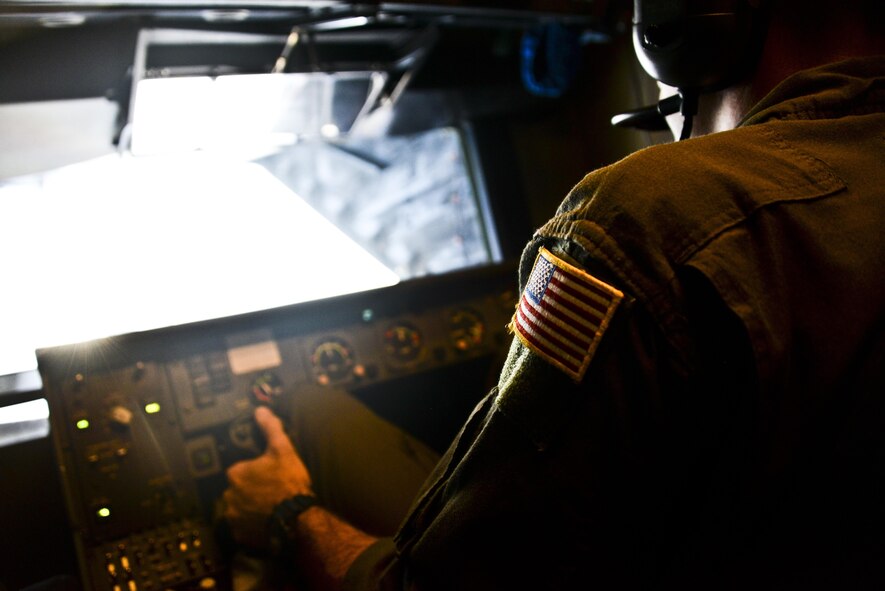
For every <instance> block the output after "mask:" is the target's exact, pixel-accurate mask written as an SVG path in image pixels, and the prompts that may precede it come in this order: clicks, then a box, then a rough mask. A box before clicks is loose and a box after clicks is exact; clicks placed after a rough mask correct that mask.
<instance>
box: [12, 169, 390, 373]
mask: <svg viewBox="0 0 885 591" xmlns="http://www.w3.org/2000/svg"><path fill="white" fill-rule="evenodd" d="M0 207H2V212H3V213H2V219H3V220H5V221H6V223H5V224H4V226H5V228H4V231H3V232H2V233H0V252H2V253H4V254H3V271H2V272H3V275H4V277H5V278H7V281H6V285H7V287H6V288H5V289H4V293H3V298H4V301H3V305H2V306H0V335H2V336H0V375H3V374H7V373H13V372H18V371H24V370H27V369H33V368H35V367H36V362H35V358H34V355H33V351H34V349H35V348H37V347H45V346H51V345H56V344H62V343H70V342H78V341H82V340H87V339H92V338H97V337H101V336H107V335H112V334H120V333H124V332H131V331H136V330H145V329H150V328H156V327H161V326H168V325H175V324H181V323H185V322H191V321H196V320H203V319H209V318H216V317H222V316H227V315H231V314H238V313H243V312H247V311H253V310H260V309H267V308H272V307H276V306H281V305H287V304H292V303H296V302H301V301H307V300H314V299H319V298H325V297H330V296H333V295H338V294H343V293H350V292H355V291H360V290H365V289H371V288H375V287H380V286H385V285H391V284H394V283H396V282H397V281H398V278H397V276H396V275H395V274H394V273H393V272H392V271H390V270H389V269H387V268H386V267H385V266H384V265H382V264H381V263H379V262H378V261H377V260H376V259H375V258H374V257H372V256H371V255H369V254H368V253H367V252H366V251H365V250H363V249H362V248H361V247H360V246H358V245H357V244H356V243H355V242H353V241H352V240H351V239H350V238H348V237H347V236H346V235H344V234H343V233H342V232H341V231H340V230H338V229H337V228H336V227H335V226H334V225H332V224H331V223H330V222H328V221H327V220H326V219H325V218H323V217H322V216H321V215H319V214H318V213H317V212H316V211H315V210H314V209H312V208H311V207H310V206H308V205H307V204H306V203H305V202H304V201H303V200H302V199H301V198H299V197H298V195H296V194H295V193H293V192H292V191H291V190H290V189H288V188H287V187H286V186H285V185H283V184H282V183H281V182H279V181H278V180H277V179H275V178H274V177H273V176H272V175H271V174H270V173H269V172H267V171H266V169H264V168H262V167H260V166H258V165H256V164H250V163H246V162H241V161H229V160H226V159H224V158H223V157H219V156H213V155H209V154H201V153H194V154H190V155H188V156H187V157H182V156H178V157H177V158H175V159H174V160H173V159H170V158H168V157H142V158H135V157H129V156H116V155H113V156H108V157H104V158H100V159H97V160H93V161H90V162H86V163H82V164H78V165H75V166H69V167H66V168H63V169H60V170H57V171H54V172H52V173H48V174H45V175H42V176H40V177H34V178H26V179H22V180H20V181H17V182H14V183H8V184H7V185H6V186H4V187H2V190H0Z"/></svg>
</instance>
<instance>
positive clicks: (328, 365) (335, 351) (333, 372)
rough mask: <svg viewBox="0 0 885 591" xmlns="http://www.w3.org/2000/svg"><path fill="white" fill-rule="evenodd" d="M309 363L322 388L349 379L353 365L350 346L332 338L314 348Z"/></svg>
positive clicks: (342, 340) (341, 340)
mask: <svg viewBox="0 0 885 591" xmlns="http://www.w3.org/2000/svg"><path fill="white" fill-rule="evenodd" d="M310 362H311V364H312V365H313V369H314V371H315V372H316V375H317V382H319V383H320V384H322V385H324V386H325V385H328V384H331V383H333V382H340V381H341V380H344V379H346V378H348V377H350V376H351V375H352V372H353V369H354V365H355V362H354V355H353V350H352V349H351V348H350V345H348V344H347V342H345V341H344V339H339V338H334V337H333V338H329V339H326V340H324V341H322V342H321V343H320V344H319V345H317V346H316V347H314V350H313V353H312V354H311V355H310Z"/></svg>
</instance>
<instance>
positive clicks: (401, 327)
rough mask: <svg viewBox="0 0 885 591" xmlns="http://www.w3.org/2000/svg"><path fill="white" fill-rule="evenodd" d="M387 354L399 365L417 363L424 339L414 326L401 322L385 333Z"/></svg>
mask: <svg viewBox="0 0 885 591" xmlns="http://www.w3.org/2000/svg"><path fill="white" fill-rule="evenodd" d="M384 346H385V349H386V350H387V354H388V355H389V356H390V357H391V358H393V359H394V360H395V361H398V362H399V363H411V362H413V361H416V360H417V359H418V358H419V357H420V355H421V351H422V349H423V347H424V339H423V338H422V337H421V331H419V330H418V329H417V328H416V327H415V325H414V324H411V323H409V322H400V323H399V324H394V325H393V326H391V327H390V328H388V329H387V330H385V331H384Z"/></svg>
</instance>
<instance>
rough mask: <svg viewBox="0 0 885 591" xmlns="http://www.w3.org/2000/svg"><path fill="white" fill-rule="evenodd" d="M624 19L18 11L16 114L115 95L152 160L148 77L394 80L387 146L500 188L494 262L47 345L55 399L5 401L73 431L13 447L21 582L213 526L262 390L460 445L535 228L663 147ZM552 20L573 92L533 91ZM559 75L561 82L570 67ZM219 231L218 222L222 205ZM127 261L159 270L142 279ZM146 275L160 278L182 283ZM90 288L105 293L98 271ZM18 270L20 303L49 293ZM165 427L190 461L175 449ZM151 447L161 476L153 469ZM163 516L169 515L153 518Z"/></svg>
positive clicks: (492, 13) (418, 5) (286, 9)
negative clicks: (438, 140) (28, 295)
mask: <svg viewBox="0 0 885 591" xmlns="http://www.w3.org/2000/svg"><path fill="white" fill-rule="evenodd" d="M624 23H625V21H624V14H623V3H621V2H616V1H612V2H608V1H578V0H572V1H569V0H562V1H558V2H554V1H549V0H548V1H542V0H535V1H523V2H503V1H500V2H495V1H485V2H466V1H465V2H455V1H452V2H445V1H437V2H411V3H408V4H399V3H371V2H365V3H359V4H356V3H348V2H332V1H327V2H323V1H317V2H309V1H302V2H298V1H263V2H225V1H215V2H209V1H206V2H201V1H192V2H178V1H172V0H166V1H159V0H158V1H155V2H151V1H145V2H124V1H118V2H98V1H96V2H89V1H82V2H65V1H59V2H53V1H43V2H5V3H3V4H2V5H0V80H2V84H0V106H3V105H11V104H23V103H39V102H48V101H70V100H73V99H92V98H96V97H100V98H103V99H105V100H106V101H108V102H109V103H111V104H112V105H114V107H115V109H116V115H115V119H114V122H113V125H112V126H111V129H105V128H102V129H105V131H106V132H107V137H102V138H101V142H103V143H104V144H106V146H105V147H106V149H107V150H108V151H111V152H118V153H127V154H128V152H129V151H130V150H131V148H132V144H131V138H129V136H128V135H127V126H128V125H130V124H131V123H132V112H131V111H132V92H133V88H135V86H136V83H137V82H139V81H141V80H168V79H174V78H179V77H181V78H185V77H189V76H205V77H221V76H225V75H240V74H242V75H252V74H267V73H269V72H272V71H275V70H276V71H277V72H282V73H317V72H322V73H333V72H383V73H384V74H385V78H384V80H383V84H382V86H381V87H380V90H379V91H378V93H377V94H376V95H373V96H372V97H371V101H372V102H371V104H370V105H369V110H370V111H371V110H373V109H377V108H379V107H381V106H383V105H384V104H395V107H394V109H393V111H392V112H393V114H392V116H391V118H390V119H389V120H387V121H386V125H385V126H384V128H383V130H382V132H381V133H382V135H384V136H385V137H392V138H411V137H413V136H414V134H418V133H423V132H427V131H429V130H435V129H440V128H452V129H455V130H457V133H456V137H458V138H461V140H460V141H462V144H463V146H465V148H464V151H465V154H467V156H466V157H465V160H468V161H469V165H470V166H469V167H470V170H471V174H472V175H474V177H473V178H475V181H473V182H474V185H473V187H474V189H476V187H479V186H481V187H482V191H479V190H475V193H476V195H478V197H477V199H478V200H479V201H482V207H483V208H484V209H483V210H482V217H483V219H484V222H483V223H484V224H486V226H484V230H483V232H484V236H485V238H484V240H485V244H486V247H487V248H488V252H489V253H491V254H489V256H488V257H487V258H488V261H487V263H492V264H486V265H483V266H478V267H473V268H469V269H465V270H459V271H452V272H448V273H446V274H444V275H441V276H437V277H422V278H417V279H414V280H412V281H406V282H403V283H401V284H399V285H394V286H392V287H386V288H383V289H380V290H373V291H369V292H366V293H363V294H354V295H348V296H344V297H338V298H333V299H328V300H324V301H317V302H310V303H304V304H298V305H294V306H284V307H280V308H277V309H273V310H265V311H259V312H254V313H249V314H245V315H243V314H241V315H236V316H233V317H229V318H220V319H216V320H211V321H208V322H199V323H195V324H187V325H185V326H181V327H173V328H160V329H156V330H147V331H145V332H140V333H136V334H132V335H128V336H123V337H111V338H109V339H104V340H100V341H92V342H90V343H86V344H82V345H77V344H74V345H64V346H61V347H50V348H44V349H43V351H42V353H41V357H40V363H41V368H40V369H41V371H40V373H41V377H42V379H43V382H42V385H41V383H40V380H39V379H36V380H35V379H33V376H28V375H25V374H22V375H19V376H11V377H10V376H7V377H6V378H4V379H0V387H5V388H6V389H7V390H12V392H8V393H2V392H0V406H7V405H9V404H10V403H11V402H20V401H24V400H29V399H40V398H44V397H46V398H49V400H50V408H51V411H52V413H51V416H50V421H51V424H52V430H53V433H52V434H51V435H50V436H49V437H46V436H43V437H42V438H37V439H32V440H30V441H26V442H23V443H18V444H15V445H10V446H7V447H5V448H0V466H2V468H3V473H4V486H3V487H2V492H0V495H2V503H0V511H2V514H0V522H2V523H4V529H5V531H6V532H7V534H6V535H4V536H2V538H3V540H2V541H0V590H3V591H5V589H4V587H5V588H6V589H10V590H11V589H17V588H20V587H24V586H27V585H30V584H33V583H36V582H38V581H42V580H45V579H48V578H50V577H52V576H54V575H59V574H61V575H70V576H74V577H76V578H80V579H81V582H82V583H83V584H85V585H86V587H87V588H93V587H94V588H101V585H99V584H98V583H97V581H103V579H102V576H104V574H103V572H101V569H104V568H106V565H105V563H104V559H103V554H102V552H103V551H104V550H103V549H104V548H106V547H107V545H108V544H113V545H117V544H119V543H121V542H120V540H123V539H127V537H131V536H140V535H142V533H140V532H143V531H154V530H155V529H156V528H160V529H161V530H163V528H167V527H172V525H174V524H178V523H181V519H184V520H185V521H186V522H187V523H189V524H191V523H197V524H198V525H199V524H203V525H205V523H206V522H207V521H208V520H209V513H211V504H212V500H213V498H214V497H216V496H217V495H218V494H219V492H220V490H221V489H222V488H223V486H224V479H223V468H224V467H225V466H227V465H229V464H230V462H232V461H234V460H236V459H238V458H241V457H244V455H248V453H251V452H250V449H251V448H250V446H253V447H254V442H251V441H250V440H249V437H245V438H244V439H238V438H240V436H241V435H243V433H242V431H240V430H239V429H238V423H237V421H238V420H240V419H241V418H242V416H243V414H244V409H245V410H248V408H249V405H250V404H254V402H255V400H256V399H255V396H256V395H257V396H259V397H260V396H261V395H262V392H264V393H267V392H272V393H274V394H278V393H283V394H285V395H289V394H292V393H293V392H295V391H296V390H297V388H298V387H300V386H303V385H307V384H319V385H323V386H334V387H341V388H345V389H348V390H350V391H352V392H354V393H356V395H357V396H358V397H359V398H361V399H362V400H363V401H364V402H365V403H367V404H368V405H370V406H371V407H373V408H374V409H375V410H376V411H377V412H379V413H381V414H382V415H384V416H386V417H388V418H390V419H391V420H393V421H395V422H397V423H398V424H400V425H402V426H404V427H406V428H407V429H409V430H411V431H413V432H415V433H416V434H417V435H418V436H419V437H422V438H423V439H425V440H426V441H427V442H428V443H430V444H431V445H433V446H434V447H437V448H442V447H444V446H445V445H446V442H447V440H448V439H449V438H450V437H451V436H452V434H453V432H454V430H455V429H457V427H458V425H459V424H460V422H461V421H462V420H463V418H464V415H465V413H466V412H467V411H468V410H469V408H470V407H471V405H472V403H473V402H474V401H475V400H476V399H477V398H478V397H479V396H481V395H482V394H483V393H484V391H485V390H486V388H488V386H489V384H490V383H492V382H494V379H495V370H496V367H497V364H499V363H500V358H501V355H502V354H503V353H504V352H505V351H506V348H507V345H508V341H509V336H508V334H507V332H506V329H505V325H506V324H507V322H508V319H509V315H510V313H511V312H512V309H513V304H514V302H515V297H516V294H515V290H516V271H515V265H514V261H515V258H516V257H517V256H518V255H519V253H520V251H521V248H522V246H523V244H524V243H525V242H526V240H527V239H528V238H529V237H530V235H531V232H532V229H533V228H534V227H537V226H538V225H539V224H541V223H543V222H544V221H545V220H546V219H547V218H549V216H550V215H551V214H552V213H553V211H554V210H555V207H556V205H557V204H558V202H559V201H560V200H561V199H562V197H563V196H564V195H565V193H566V192H567V191H568V189H569V188H570V187H571V186H572V185H573V184H574V183H575V182H576V181H577V180H579V179H580V178H581V176H583V174H585V173H586V172H588V171H589V170H592V169H593V168H596V167H598V166H600V165H604V164H607V163H609V162H612V161H614V160H616V159H617V158H619V157H621V156H623V155H625V154H627V153H629V152H631V151H633V150H635V149H637V148H639V147H642V146H643V145H647V143H649V141H650V139H649V137H647V136H645V137H643V136H634V135H631V134H630V133H628V132H624V131H620V130H612V129H610V128H609V127H608V120H609V117H610V115H611V114H612V113H614V112H616V111H619V110H622V109H623V108H624V107H625V106H633V105H636V104H644V103H645V102H647V100H648V96H646V93H647V92H648V89H647V87H646V86H645V84H644V83H643V82H642V80H640V78H639V75H638V73H637V72H638V70H637V69H636V67H634V66H633V64H632V59H631V56H630V54H629V51H628V47H627V44H626V40H625V38H624V36H623V35H621V33H622V32H623V30H624ZM552 24H556V25H563V26H566V27H567V28H569V30H571V31H576V32H577V33H578V37H579V38H580V40H581V60H580V66H579V67H578V70H577V75H576V77H575V78H574V80H573V81H572V83H571V85H570V87H569V88H568V89H567V90H565V91H564V92H563V93H562V95H561V96H560V97H558V98H552V97H549V96H539V93H538V92H530V91H529V90H527V88H526V84H525V82H524V80H523V78H522V77H521V70H522V68H523V67H524V65H525V64H524V63H523V57H522V45H521V42H522V40H523V36H524V34H525V33H526V32H527V31H530V30H533V29H537V28H538V27H541V26H549V25H552ZM293 33H296V34H297V35H298V37H299V39H298V42H297V43H292V42H291V41H292V35H293ZM281 58H284V59H283V61H282V62H281V61H280V60H281ZM537 68H538V69H537V71H535V73H536V74H538V75H539V76H541V77H542V78H543V76H544V75H545V74H546V73H547V72H546V71H545V69H544V67H543V66H541V65H538V66H537ZM359 100H360V101H362V100H364V97H361V98H360V99H359ZM361 108H362V107H360V109H361ZM360 109H357V110H356V111H354V110H353V109H351V110H350V111H348V113H350V118H348V117H345V118H344V119H346V121H345V125H351V124H353V123H354V120H353V117H356V118H357V119H359V118H360V117H361V116H362V115H365V113H364V112H363V111H362V110H360ZM354 114H355V115H354ZM343 131H344V132H345V133H344V135H345V136H346V135H347V130H346V129H345V130H343ZM0 135H2V130H0ZM66 141H70V142H71V143H76V141H77V140H75V138H73V137H70V138H67V140H66ZM404 141H407V140H404ZM0 145H2V140H0ZM299 145H300V144H299ZM366 145H367V144H365V143H357V144H352V143H348V141H347V140H346V139H343V140H342V141H340V142H337V143H336V150H339V151H341V153H343V154H345V155H350V156H355V157H356V158H358V159H362V160H364V161H365V162H367V163H368V165H369V166H370V167H374V168H379V169H382V168H385V167H386V166H387V163H386V162H384V161H382V160H379V159H378V158H379V157H378V153H377V152H371V151H370V150H368V149H366ZM412 145H414V144H409V143H406V144H405V146H406V147H405V148H401V149H400V150H401V151H402V150H405V151H408V150H409V149H411V146H412ZM296 147H297V146H296ZM60 152H62V151H60V150H58V146H46V147H45V149H41V150H34V151H33V153H29V155H28V161H27V162H25V163H24V164H22V165H21V166H22V170H23V171H26V172H27V173H31V172H35V173H39V171H41V170H44V169H46V168H49V167H54V166H60V165H63V164H66V161H65V160H64V159H65V158H69V159H72V160H76V158H77V157H79V156H78V154H75V155H74V156H71V155H70V150H68V151H63V153H61V155H59V153H60ZM81 154H85V151H84V152H81ZM2 157H3V156H2V155H0V158H2ZM41 160H43V161H41ZM262 166H264V167H265V168H267V169H268V170H272V171H274V172H277V173H279V174H282V173H280V171H279V170H278V169H280V168H285V167H284V166H282V165H281V164H280V162H279V161H278V160H274V157H273V156H271V157H268V158H265V159H264V160H263V161H262ZM287 166H288V165H287ZM0 167H2V164H0ZM390 168H391V170H392V169H393V168H395V167H390ZM299 170H300V169H299ZM333 172H334V171H333ZM22 174H24V173H22ZM5 182H9V183H12V182H17V181H16V179H15V178H13V179H12V180H11V181H10V180H8V179H0V189H2V187H3V185H4V183H5ZM480 193H481V195H480ZM121 198H122V196H121ZM160 201H161V200H160V199H159V198H158V202H160ZM371 206H372V204H371V203H369V204H368V206H367V207H365V208H363V209H362V210H360V211H368V210H371V209H372V207H371ZM379 207H381V205H380V204H379V205H376V207H375V209H378V208H379ZM206 218H207V220H209V219H213V218H212V212H211V211H207V212H206ZM231 239H232V240H242V236H231ZM318 250H322V249H321V248H319V249H318ZM182 256H183V257H186V256H190V255H187V254H185V253H182ZM55 271H56V270H55V269H45V268H44V269H32V270H30V271H29V272H32V273H34V274H47V273H49V274H50V275H52V274H53V273H55ZM124 271H125V272H126V273H130V274H134V275H139V274H140V273H141V271H140V267H139V266H138V265H133V267H132V268H127V269H125V270H124ZM2 272H3V271H2V270H0V273H2ZM291 272H292V271H291V270H290V269H288V268H283V267H281V268H278V269H277V270H276V272H275V273H274V274H267V273H264V274H262V275H260V276H258V277H256V276H255V274H254V273H251V272H250V271H249V269H248V268H243V267H240V268H238V269H232V270H231V277H232V279H231V283H236V282H242V283H249V284H251V285H254V286H255V287H256V289H265V288H269V289H273V288H274V286H275V285H278V284H279V282H278V281H277V278H279V277H282V276H285V275H287V274H290V273H291ZM59 276H61V275H60V274H59ZM141 276H142V279H141V281H142V282H143V285H144V284H145V283H148V282H157V281H163V279H162V278H160V277H158V276H150V275H148V274H144V275H141ZM77 277H81V278H82V280H83V281H89V276H88V274H87V275H86V276H85V277H84V276H83V275H79V276H77ZM93 278H94V279H95V280H98V279H100V277H99V276H98V275H97V274H96V275H94V276H93ZM10 279H11V281H6V282H3V283H4V284H5V286H4V287H2V288H0V294H3V292H4V291H7V292H8V290H9V289H11V287H8V286H13V285H15V284H16V283H19V284H21V283H25V282H27V281H28V280H29V278H28V276H17V277H11V278H10ZM268 286H269V287H268ZM59 287H60V288H61V291H62V292H64V291H65V290H72V289H73V290H76V289H77V287H76V284H73V285H71V284H63V285H59ZM69 295H71V297H73V295H72V294H69ZM0 301H4V302H5V301H6V298H2V296H0ZM0 305H6V304H0ZM200 320H203V319H202V318H201V319H200ZM50 344H54V343H50ZM40 346H41V347H43V345H40ZM256 355H257V359H259V360H260V362H259V363H258V364H257V365H255V360H256ZM243 364H245V365H243ZM0 373H2V372H0ZM31 373H36V372H31ZM29 377H30V378H31V379H29ZM207 384H208V386H207ZM452 391H456V392H457V395H451V392H452ZM256 392H257V394H256ZM416 393H417V394H416ZM155 405H156V406H155ZM244 405H245V406H244ZM158 416H159V417H161V418H162V420H163V422H162V425H161V423H160V422H159V420H158V419H157V417H158ZM82 421H86V422H85V423H84V422H82ZM0 426H2V425H0ZM90 426H91V427H90ZM158 435H159V436H162V438H163V441H166V442H168V449H163V450H159V451H158V449H156V438H157V436H158ZM53 440H54V446H55V449H54V450H53ZM151 442H154V443H151ZM151 446H153V447H151ZM161 452H162V453H161ZM252 452H254V450H252ZM139 454H141V455H140V456H139ZM172 456H176V457H178V459H177V460H175V461H172V462H171V466H172V467H171V468H170V467H169V466H166V468H164V470H166V471H167V472H168V474H167V473H166V472H163V470H160V472H163V473H162V474H160V473H159V472H156V471H152V470H154V468H156V466H155V465H154V464H157V462H159V464H157V465H161V464H163V463H164V462H165V461H166V460H167V459H168V458H170V457H172ZM138 457H141V458H142V459H144V460H145V463H144V464H139V463H138V462H136V461H134V460H133V459H132V458H138ZM59 466H62V467H63V471H64V474H65V476H64V478H60V477H59V473H60V471H59ZM144 466H147V467H144ZM151 466H153V467H151ZM158 469H159V468H158ZM6 475H10V476H9V477H7V476H6ZM169 482H173V483H174V485H173V486H171V487H170V486H169ZM158 483H159V484H158ZM157 499H161V500H162V499H165V500H163V502H162V503H161V501H158V500H157ZM170 499H171V500H170ZM167 501H168V502H167ZM34 507H36V508H37V510H34ZM65 507H67V510H65ZM144 507H150V508H151V509H152V510H155V512H154V513H151V514H150V515H141V514H140V513H139V512H140V511H141V509H143V508H144ZM109 510H113V512H114V514H115V515H122V516H124V517H125V518H126V519H129V518H133V516H135V515H138V518H137V519H135V521H133V522H132V523H133V525H132V526H131V527H129V526H127V525H126V524H127V521H126V519H124V520H122V521H121V520H120V518H119V517H117V518H116V519H117V521H112V522H107V523H105V522H102V519H103V518H101V516H100V515H98V513H96V511H109ZM96 515H98V517H96ZM59 523H70V524H72V527H71V529H70V530H69V529H68V528H62V527H58V524H59ZM170 524H172V525H170ZM199 527H203V526H202V525H199ZM133 528H134V529H133ZM135 529H138V531H135ZM157 531H159V530H157ZM163 531H165V530H163ZM201 531H202V530H201ZM96 565H98V566H96ZM95 568H98V569H99V574H98V575H96V574H95V573H94V572H92V570H94V569H95ZM192 582H193V581H182V582H180V583H181V585H184V586H183V587H181V588H187V587H186V586H187V584H190V583H192ZM176 584H178V583H176ZM172 587H175V586H174V585H172ZM109 588H110V587H109ZM175 588H178V587H175Z"/></svg>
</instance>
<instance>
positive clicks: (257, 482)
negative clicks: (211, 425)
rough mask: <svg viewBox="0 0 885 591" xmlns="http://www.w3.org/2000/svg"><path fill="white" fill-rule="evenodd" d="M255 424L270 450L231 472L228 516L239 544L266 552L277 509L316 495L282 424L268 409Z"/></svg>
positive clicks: (257, 412) (261, 410)
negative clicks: (285, 502)
mask: <svg viewBox="0 0 885 591" xmlns="http://www.w3.org/2000/svg"><path fill="white" fill-rule="evenodd" d="M255 421H256V422H257V423H258V427H259V428H260V429H261V430H262V431H263V432H264V438H265V440H266V441H267V449H266V450H265V452H264V453H263V454H262V455H260V456H259V457H257V458H255V459H254V460H249V461H245V462H239V463H237V464H234V465H233V466H231V467H230V468H229V469H228V471H227V480H228V483H229V486H228V489H227V490H226V491H224V504H225V508H224V516H225V518H226V519H227V520H228V522H229V523H230V527H231V531H232V532H233V536H234V539H235V540H236V541H237V542H239V543H241V544H246V545H249V546H253V547H256V548H263V547H264V546H266V545H267V534H268V531H267V526H268V520H269V518H270V515H271V513H272V512H273V509H274V507H276V506H277V505H278V504H279V503H280V502H282V501H283V500H285V499H288V498H290V497H292V496H294V495H298V494H302V495H309V494H313V491H312V487H311V480H310V474H309V473H308V472H307V468H306V467H305V466H304V462H302V461H301V458H300V457H299V456H298V454H297V453H296V452H295V448H294V447H293V446H292V442H291V441H290V440H289V437H288V436H287V435H286V433H285V431H283V423H282V421H280V419H279V418H278V417H277V416H276V415H275V414H273V412H271V411H270V409H268V408H266V407H259V408H257V409H255Z"/></svg>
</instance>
